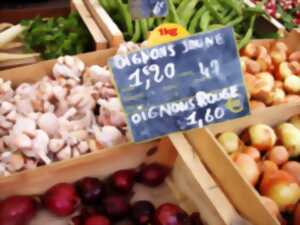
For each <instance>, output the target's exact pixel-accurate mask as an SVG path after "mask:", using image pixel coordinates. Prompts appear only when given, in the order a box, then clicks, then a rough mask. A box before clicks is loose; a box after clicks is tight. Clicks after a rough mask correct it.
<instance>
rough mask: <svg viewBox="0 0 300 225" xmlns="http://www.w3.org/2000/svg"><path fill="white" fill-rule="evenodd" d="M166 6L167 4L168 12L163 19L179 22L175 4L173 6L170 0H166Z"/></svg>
mask: <svg viewBox="0 0 300 225" xmlns="http://www.w3.org/2000/svg"><path fill="white" fill-rule="evenodd" d="M168 6H169V14H168V16H167V18H166V20H165V21H166V22H174V23H178V24H181V21H180V19H179V17H178V14H177V12H176V9H175V6H174V4H173V2H172V0H168Z"/></svg>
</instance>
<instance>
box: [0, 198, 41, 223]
mask: <svg viewBox="0 0 300 225" xmlns="http://www.w3.org/2000/svg"><path fill="white" fill-rule="evenodd" d="M36 211H37V203H36V201H35V200H34V199H32V198H30V197H27V196H13V197H9V198H7V199H5V200H4V201H2V202H0V225H28V224H29V223H30V220H31V219H33V217H34V216H35V215H36Z"/></svg>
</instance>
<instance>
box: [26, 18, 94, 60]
mask: <svg viewBox="0 0 300 225" xmlns="http://www.w3.org/2000/svg"><path fill="white" fill-rule="evenodd" d="M21 24H22V25H23V26H25V27H26V29H25V31H24V33H23V41H24V43H25V48H26V50H27V51H36V52H40V53H41V56H42V58H44V59H53V58H57V57H59V56H63V55H76V54H78V53H82V52H87V51H90V50H91V43H92V38H91V35H90V34H89V32H88V30H87V28H86V27H85V25H84V23H83V21H82V20H81V18H80V16H79V14H78V13H71V14H70V15H69V16H68V17H66V18H64V17H57V18H49V19H42V18H39V17H37V18H35V19H33V20H24V21H22V22H21Z"/></svg>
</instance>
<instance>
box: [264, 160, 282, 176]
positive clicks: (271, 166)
mask: <svg viewBox="0 0 300 225" xmlns="http://www.w3.org/2000/svg"><path fill="white" fill-rule="evenodd" d="M259 169H260V172H261V173H263V174H264V175H265V174H268V173H273V172H275V171H277V170H279V168H278V166H277V165H276V164H275V163H274V162H273V161H271V160H264V161H262V162H260V163H259Z"/></svg>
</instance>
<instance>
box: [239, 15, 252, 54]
mask: <svg viewBox="0 0 300 225" xmlns="http://www.w3.org/2000/svg"><path fill="white" fill-rule="evenodd" d="M255 19H256V16H252V17H251V18H250V24H249V29H248V30H247V32H246V34H245V36H244V37H243V38H242V39H241V40H240V41H239V43H238V48H239V49H241V48H243V47H245V46H246V45H247V44H248V42H249V41H250V40H251V38H252V35H253V28H254V23H255Z"/></svg>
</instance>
